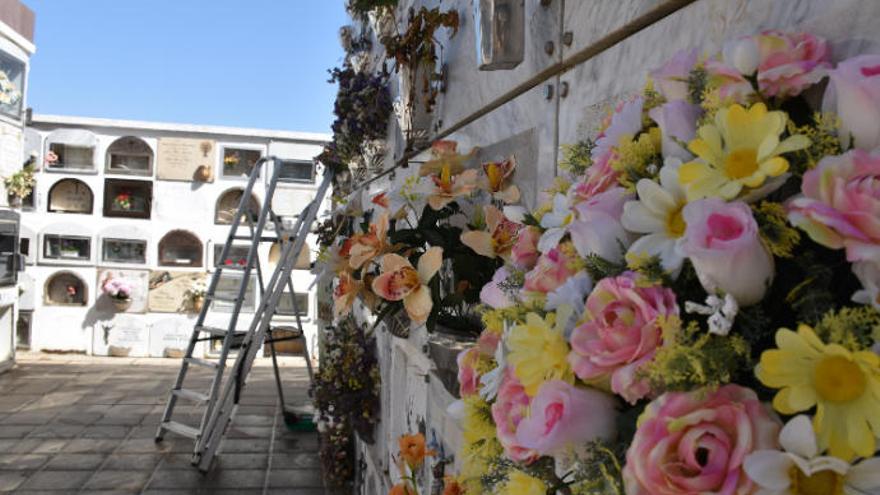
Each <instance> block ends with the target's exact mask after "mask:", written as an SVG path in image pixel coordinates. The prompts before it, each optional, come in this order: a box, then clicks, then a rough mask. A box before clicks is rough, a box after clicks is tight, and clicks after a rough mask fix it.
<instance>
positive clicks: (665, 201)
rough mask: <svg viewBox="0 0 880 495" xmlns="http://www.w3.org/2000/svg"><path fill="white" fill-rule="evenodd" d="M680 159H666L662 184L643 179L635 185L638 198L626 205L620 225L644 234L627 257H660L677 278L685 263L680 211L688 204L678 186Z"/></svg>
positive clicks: (682, 223) (662, 172) (661, 178)
mask: <svg viewBox="0 0 880 495" xmlns="http://www.w3.org/2000/svg"><path fill="white" fill-rule="evenodd" d="M680 166H681V160H679V159H677V158H667V159H666V162H665V164H664V165H663V168H661V169H660V183H659V184H658V183H656V182H654V181H652V180H650V179H642V180H640V181H639V182H638V184H636V191H637V192H638V196H639V199H638V200H636V201H628V202H627V203H626V204H625V205H624V206H623V216H622V217H621V219H620V220H621V223H622V224H623V226H624V228H626V229H627V230H629V231H630V232H635V233H638V234H644V235H643V236H642V237H640V238H639V239H638V240H637V241H636V242H634V243H632V245H631V246H630V247H629V251H628V252H627V255H628V256H657V257H659V258H660V262H661V263H662V265H663V268H664V269H665V270H667V271H669V272H670V273H671V274H672V276H673V277H677V276H678V273H679V271H680V270H681V264H682V263H683V262H684V258H685V256H684V254H682V253H681V250H680V249H679V247H678V245H679V239H680V238H681V237H682V236H683V235H684V230H685V227H686V224H685V222H684V219H683V218H682V215H681V210H682V208H684V205H685V204H687V199H686V197H685V193H684V190H683V189H682V188H681V186H680V185H679V183H678V167H680Z"/></svg>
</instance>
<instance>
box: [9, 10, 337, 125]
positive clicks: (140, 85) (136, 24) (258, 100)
mask: <svg viewBox="0 0 880 495" xmlns="http://www.w3.org/2000/svg"><path fill="white" fill-rule="evenodd" d="M23 1H24V3H25V4H26V5H27V6H28V7H30V8H31V9H33V10H34V12H36V15H37V21H36V35H35V38H36V39H35V43H36V45H37V53H36V55H34V57H33V59H32V61H31V73H30V78H29V84H30V89H29V93H28V103H29V106H31V107H33V109H34V112H35V113H47V114H61V115H78V116H87V117H105V118H120V119H135V120H154V121H164V122H182V123H193V124H216V125H229V126H241V127H260V128H271V129H287V130H297V131H311V132H329V131H330V123H331V122H332V118H333V99H334V97H335V93H336V90H335V87H334V86H332V85H330V84H328V83H327V79H328V74H327V69H329V68H331V67H333V66H335V65H338V64H339V63H340V62H341V60H342V56H343V53H342V48H341V47H340V46H339V42H338V36H337V34H338V31H339V27H340V26H342V25H343V24H344V23H346V17H345V12H344V7H343V3H344V0H23Z"/></svg>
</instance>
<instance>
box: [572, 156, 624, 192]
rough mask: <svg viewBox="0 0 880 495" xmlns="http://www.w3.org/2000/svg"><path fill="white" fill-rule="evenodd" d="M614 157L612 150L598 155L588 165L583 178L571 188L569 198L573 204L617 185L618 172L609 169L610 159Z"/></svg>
mask: <svg viewBox="0 0 880 495" xmlns="http://www.w3.org/2000/svg"><path fill="white" fill-rule="evenodd" d="M613 156H614V151H613V150H608V152H606V153H604V154H602V155H599V156H598V157H597V158H596V159H595V160H594V161H593V164H592V165H590V168H588V169H587V171H586V173H585V174H584V178H583V179H582V180H580V181H578V182H576V183H574V184H573V185H572V186H571V192H570V194H571V196H572V197H573V198H572V202H573V203H579V202H581V201H585V200H587V199H590V198H592V197H593V196H595V195H597V194H599V193H601V192H603V191H607V190H608V189H610V188H612V187H614V186H616V185H617V179H618V178H620V172H618V171H617V170H614V169H613V168H611V158H612V157H613Z"/></svg>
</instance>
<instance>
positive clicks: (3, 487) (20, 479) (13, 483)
mask: <svg viewBox="0 0 880 495" xmlns="http://www.w3.org/2000/svg"><path fill="white" fill-rule="evenodd" d="M28 475H29V473H28V472H27V471H0V492H11V491H12V490H15V489H16V488H18V487H19V486H21V484H22V483H24V482H25V480H26V479H27V478H28Z"/></svg>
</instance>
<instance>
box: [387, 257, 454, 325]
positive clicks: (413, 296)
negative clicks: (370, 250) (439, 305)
mask: <svg viewBox="0 0 880 495" xmlns="http://www.w3.org/2000/svg"><path fill="white" fill-rule="evenodd" d="M442 262H443V248H440V247H432V248H430V249H428V250H427V251H426V252H425V254H423V255H422V257H421V258H419V263H418V270H417V269H416V268H413V266H412V264H411V263H410V262H409V260H407V259H406V258H404V257H403V256H400V255H397V254H386V255H385V256H383V257H382V274H381V275H379V276H378V277H376V278H375V279H374V280H373V284H372V288H373V292H374V293H375V294H376V295H378V296H379V297H381V298H382V299H385V300H386V301H401V300H402V301H403V307H404V309H406V313H407V314H408V315H409V317H410V319H411V320H412V321H414V322H416V323H424V322H425V321H426V320H427V319H428V315H429V314H430V313H431V308H432V307H433V306H434V303H433V301H432V300H431V290H430V289H429V288H428V287H427V284H428V282H430V281H431V279H432V278H434V275H436V274H437V271H439V270H440V264H441V263H442Z"/></svg>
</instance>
